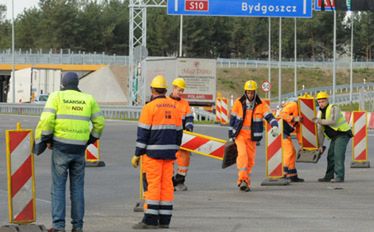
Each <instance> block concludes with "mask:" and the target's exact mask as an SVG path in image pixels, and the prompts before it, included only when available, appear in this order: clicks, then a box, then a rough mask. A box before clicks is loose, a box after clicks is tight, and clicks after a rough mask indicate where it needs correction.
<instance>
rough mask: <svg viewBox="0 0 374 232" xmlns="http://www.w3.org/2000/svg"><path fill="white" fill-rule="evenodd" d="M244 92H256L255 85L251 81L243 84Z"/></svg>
mask: <svg viewBox="0 0 374 232" xmlns="http://www.w3.org/2000/svg"><path fill="white" fill-rule="evenodd" d="M244 90H257V83H256V82H255V81H252V80H249V81H247V82H245V84H244Z"/></svg>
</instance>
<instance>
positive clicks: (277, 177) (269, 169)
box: [261, 118, 289, 186]
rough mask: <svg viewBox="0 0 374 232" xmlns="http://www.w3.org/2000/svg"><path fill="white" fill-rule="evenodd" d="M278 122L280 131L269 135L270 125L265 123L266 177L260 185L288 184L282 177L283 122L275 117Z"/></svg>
mask: <svg viewBox="0 0 374 232" xmlns="http://www.w3.org/2000/svg"><path fill="white" fill-rule="evenodd" d="M277 121H278V124H279V130H280V133H279V135H278V136H276V137H273V136H272V135H271V126H270V125H269V123H267V122H266V123H265V131H266V133H265V143H266V144H265V145H266V146H265V147H266V151H265V153H266V160H265V162H266V179H265V180H264V181H263V182H262V183H261V185H264V186H267V185H288V184H289V182H288V180H287V179H284V178H283V177H284V173H283V149H282V136H283V123H282V119H279V118H278V119H277Z"/></svg>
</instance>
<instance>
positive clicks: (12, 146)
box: [5, 124, 36, 224]
mask: <svg viewBox="0 0 374 232" xmlns="http://www.w3.org/2000/svg"><path fill="white" fill-rule="evenodd" d="M5 133H6V135H5V140H6V158H7V173H8V208H9V221H10V223H15V224H27V223H32V222H35V221H36V207H35V204H36V202H35V199H36V198H35V175H34V155H33V154H32V145H33V133H32V130H30V129H21V128H20V125H19V124H17V129H16V130H6V132H5Z"/></svg>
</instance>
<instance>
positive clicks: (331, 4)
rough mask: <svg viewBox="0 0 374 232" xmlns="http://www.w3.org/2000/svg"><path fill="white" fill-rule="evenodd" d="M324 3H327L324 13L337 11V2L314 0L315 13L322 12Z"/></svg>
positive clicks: (333, 0)
mask: <svg viewBox="0 0 374 232" xmlns="http://www.w3.org/2000/svg"><path fill="white" fill-rule="evenodd" d="M322 1H325V9H323V11H334V10H335V0H314V10H315V11H322Z"/></svg>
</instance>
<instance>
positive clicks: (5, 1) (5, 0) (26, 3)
mask: <svg viewBox="0 0 374 232" xmlns="http://www.w3.org/2000/svg"><path fill="white" fill-rule="evenodd" d="M13 1H14V18H16V17H17V15H18V14H19V13H22V12H23V10H24V9H28V8H31V7H33V6H38V2H39V0H13ZM0 4H2V5H6V7H7V15H6V18H7V19H11V18H12V0H0Z"/></svg>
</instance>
